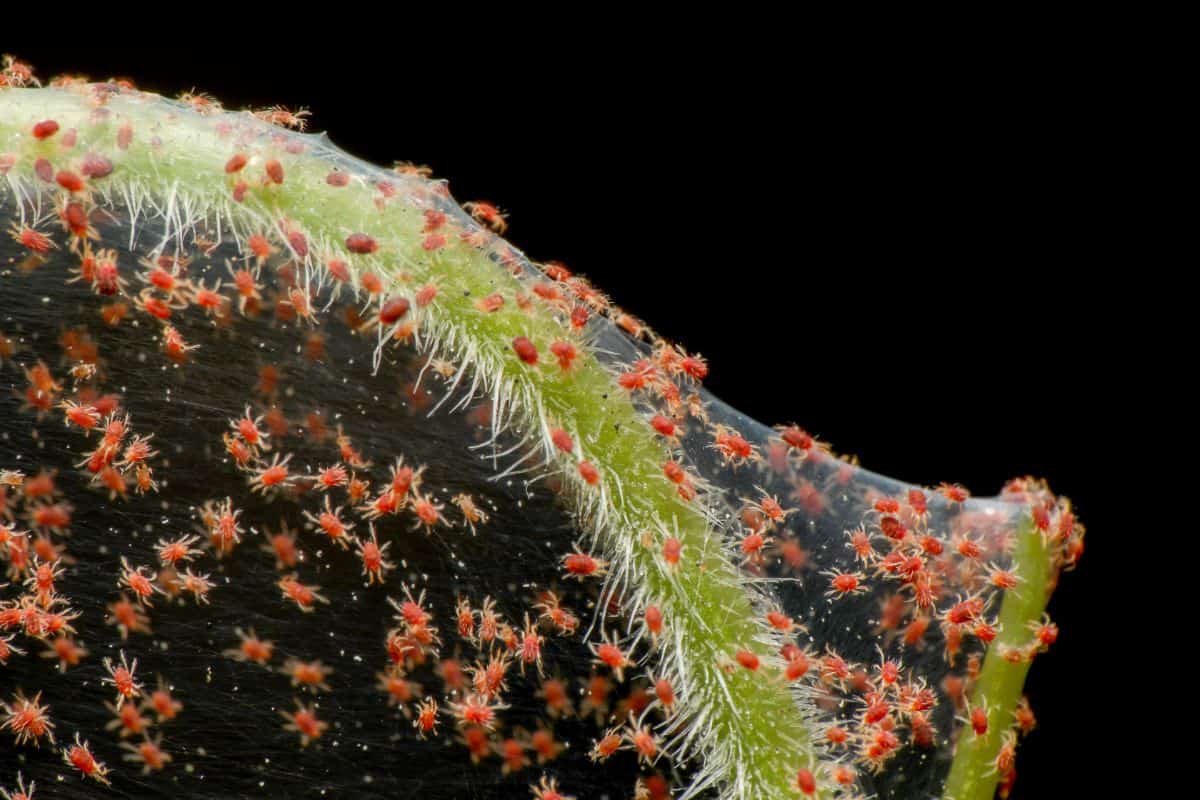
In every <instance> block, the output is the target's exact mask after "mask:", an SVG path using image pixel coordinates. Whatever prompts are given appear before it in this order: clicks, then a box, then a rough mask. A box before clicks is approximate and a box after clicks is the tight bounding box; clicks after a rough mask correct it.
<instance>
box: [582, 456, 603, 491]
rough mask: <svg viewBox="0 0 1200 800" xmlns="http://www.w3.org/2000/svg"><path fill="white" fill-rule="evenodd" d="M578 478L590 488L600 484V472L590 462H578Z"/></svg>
mask: <svg viewBox="0 0 1200 800" xmlns="http://www.w3.org/2000/svg"><path fill="white" fill-rule="evenodd" d="M579 477H581V478H583V480H584V482H585V483H587V484H589V485H591V486H595V485H596V484H598V483H600V471H599V470H598V469H596V467H595V465H594V464H592V463H591V462H590V461H580V462H579Z"/></svg>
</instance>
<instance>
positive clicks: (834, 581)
mask: <svg viewBox="0 0 1200 800" xmlns="http://www.w3.org/2000/svg"><path fill="white" fill-rule="evenodd" d="M825 574H827V575H829V577H830V581H829V587H830V588H829V590H828V591H827V592H826V594H828V595H840V596H845V595H849V594H855V593H857V592H863V591H866V587H865V586H863V585H862V581H863V574H862V573H861V572H827V573H825Z"/></svg>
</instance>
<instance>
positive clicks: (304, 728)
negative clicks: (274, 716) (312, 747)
mask: <svg viewBox="0 0 1200 800" xmlns="http://www.w3.org/2000/svg"><path fill="white" fill-rule="evenodd" d="M295 703H296V710H295V711H280V712H279V713H280V715H281V716H282V717H283V718H284V720H286V721H285V722H284V725H283V729H284V730H286V731H292V732H295V733H298V734H300V746H301V747H308V745H309V744H311V743H312V742H314V741H315V740H317V739H320V738H321V734H323V733H325V730H326V729H327V728H328V727H329V723H327V722H322V721H321V720H320V719H318V718H317V711H316V706H315V705H312V704H308V705H305V704H304V703H301V702H300V700H299V699H298V698H297V699H296V700H295Z"/></svg>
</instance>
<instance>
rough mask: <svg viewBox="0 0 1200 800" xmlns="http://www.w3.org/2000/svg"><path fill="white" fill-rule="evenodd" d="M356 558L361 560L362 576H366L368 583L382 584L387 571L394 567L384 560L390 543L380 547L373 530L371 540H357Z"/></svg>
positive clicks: (372, 529) (373, 529)
mask: <svg viewBox="0 0 1200 800" xmlns="http://www.w3.org/2000/svg"><path fill="white" fill-rule="evenodd" d="M357 545H358V556H359V558H361V559H362V563H363V574H364V575H366V576H367V582H368V583H375V582H379V583H380V584H382V583H383V580H384V578H383V576H384V573H386V572H387V571H388V570H391V569H393V568H394V567H395V566H396V565H395V564H393V563H392V562H390V561H388V560H387V559H386V558H385V555H386V554H387V549H388V548H389V547H391V545H392V543H391V542H387V543H385V544H384V545H382V546H380V544H379V541H378V539H376V537H375V528H374V527H373V526H372V528H371V538H370V539H369V540H358V541H357Z"/></svg>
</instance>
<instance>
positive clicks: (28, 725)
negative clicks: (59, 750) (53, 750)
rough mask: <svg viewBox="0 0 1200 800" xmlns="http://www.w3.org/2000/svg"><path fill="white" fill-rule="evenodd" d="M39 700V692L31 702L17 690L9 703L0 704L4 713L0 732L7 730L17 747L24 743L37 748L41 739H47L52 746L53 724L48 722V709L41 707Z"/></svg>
mask: <svg viewBox="0 0 1200 800" xmlns="http://www.w3.org/2000/svg"><path fill="white" fill-rule="evenodd" d="M41 700H42V693H41V692H38V693H37V694H36V695H34V696H33V699H32V700H31V699H29V698H27V697H26V696H25V695H24V693H22V692H21V690H20V689H18V690H17V692H16V694H15V695H14V696H13V699H12V702H11V703H0V709H3V711H4V723H3V724H0V731H2V730H6V729H7V730H8V731H9V732H10V733H12V734H13V736H15V737H16V740H17V746H18V747H19V746H21V745H23V744H25V743H26V742H28V743H30V744H32V745H33V746H34V747H38V746H39V745H40V744H41V740H42V739H48V740H49V741H50V744H54V723H53V722H51V721H50V715H49V711H50V707H49V706H44V705H42V704H41Z"/></svg>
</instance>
